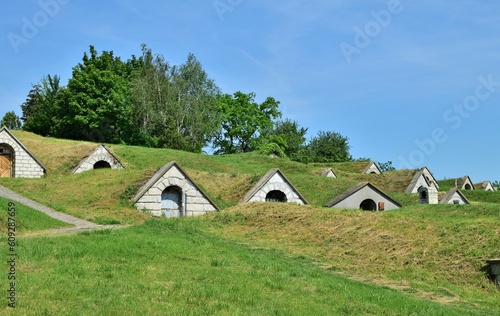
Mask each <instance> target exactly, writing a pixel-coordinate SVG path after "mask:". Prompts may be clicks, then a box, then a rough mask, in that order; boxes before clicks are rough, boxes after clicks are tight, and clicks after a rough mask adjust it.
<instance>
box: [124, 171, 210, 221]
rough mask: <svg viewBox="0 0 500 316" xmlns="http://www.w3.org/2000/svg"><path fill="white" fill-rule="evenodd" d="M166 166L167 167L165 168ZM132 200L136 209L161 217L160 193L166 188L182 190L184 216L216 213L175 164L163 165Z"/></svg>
mask: <svg viewBox="0 0 500 316" xmlns="http://www.w3.org/2000/svg"><path fill="white" fill-rule="evenodd" d="M165 166H167V167H165ZM165 166H164V167H163V168H162V169H160V170H159V172H157V173H156V174H155V176H153V178H152V179H151V180H152V181H151V180H150V182H148V183H146V185H145V186H144V187H143V188H141V190H139V193H138V195H136V197H135V198H134V199H133V201H134V202H135V206H136V208H137V209H140V210H144V211H148V212H150V213H151V214H152V215H153V216H163V210H162V201H161V199H162V192H163V191H164V190H165V189H166V188H168V187H172V186H173V187H178V188H180V189H181V190H182V196H183V198H182V200H183V203H182V204H183V205H182V209H183V211H182V213H183V214H184V215H185V216H197V215H202V214H205V213H208V212H215V211H217V207H216V206H215V205H214V204H213V202H212V201H210V199H209V198H207V197H206V196H205V194H204V193H203V192H202V191H201V190H200V189H199V188H198V187H197V186H196V185H195V184H194V183H193V182H192V180H191V179H190V178H189V177H188V176H187V175H186V174H185V172H183V171H182V169H180V167H179V166H177V164H175V163H170V164H167V165H165ZM164 169H166V171H165V170H164Z"/></svg>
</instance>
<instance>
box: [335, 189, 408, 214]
mask: <svg viewBox="0 0 500 316" xmlns="http://www.w3.org/2000/svg"><path fill="white" fill-rule="evenodd" d="M367 199H370V200H373V201H374V202H375V203H376V204H377V210H378V205H379V203H380V202H384V209H385V210H386V211H390V210H394V209H398V208H399V206H397V205H396V204H394V203H393V202H392V201H390V200H388V199H386V198H385V197H383V196H382V195H380V194H378V192H376V191H374V190H372V189H371V188H370V187H368V186H365V187H363V188H362V189H360V190H359V191H356V192H355V193H354V194H352V195H350V196H348V197H347V198H346V199H344V200H342V201H340V202H339V203H337V204H336V205H335V206H333V207H335V208H345V209H359V208H360V205H361V203H362V202H363V201H364V200H367Z"/></svg>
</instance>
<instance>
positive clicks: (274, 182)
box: [248, 173, 304, 205]
mask: <svg viewBox="0 0 500 316" xmlns="http://www.w3.org/2000/svg"><path fill="white" fill-rule="evenodd" d="M275 190H276V191H281V192H283V193H284V194H285V195H286V200H287V202H290V203H297V204H299V205H304V201H302V199H301V198H300V196H299V195H298V194H297V193H296V192H295V190H294V189H293V188H292V187H291V186H290V185H288V183H287V181H286V180H285V179H284V178H283V177H282V176H281V175H280V174H279V173H276V174H274V176H272V177H271V178H270V179H269V181H268V182H267V183H266V184H265V185H263V186H262V188H261V189H260V190H259V191H258V192H257V193H255V194H254V196H253V197H252V198H250V200H248V202H265V201H266V195H267V194H268V193H269V192H271V191H275Z"/></svg>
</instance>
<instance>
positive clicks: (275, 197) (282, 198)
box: [266, 190, 287, 203]
mask: <svg viewBox="0 0 500 316" xmlns="http://www.w3.org/2000/svg"><path fill="white" fill-rule="evenodd" d="M286 201H287V198H286V194H285V193H283V192H282V191H279V190H273V191H269V192H268V193H267V194H266V202H283V203H286Z"/></svg>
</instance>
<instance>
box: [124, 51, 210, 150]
mask: <svg viewBox="0 0 500 316" xmlns="http://www.w3.org/2000/svg"><path fill="white" fill-rule="evenodd" d="M142 53H143V55H142V57H141V58H139V60H138V64H139V65H140V67H138V68H137V70H136V71H135V72H134V74H133V76H132V80H131V91H132V98H133V104H134V107H133V112H134V116H135V117H136V119H137V125H138V126H139V127H140V131H141V135H143V137H144V139H145V140H146V143H147V144H148V145H150V146H155V147H168V148H173V149H181V150H187V151H194V152H201V150H202V148H203V147H205V146H206V145H207V143H208V141H209V140H210V139H211V138H212V137H213V136H214V135H215V133H216V131H217V130H218V128H219V126H220V120H219V115H218V112H217V110H218V108H217V102H216V101H217V95H218V94H219V88H218V87H217V86H216V85H215V83H214V81H213V80H211V79H210V78H208V75H207V73H206V72H205V71H204V70H203V67H202V65H201V63H200V62H199V61H198V60H196V58H195V56H194V55H193V54H189V55H188V57H187V61H186V62H185V63H184V64H181V65H179V66H171V65H170V64H169V63H168V62H167V61H166V60H165V59H164V57H163V56H161V55H154V54H153V53H152V51H151V49H149V48H147V47H146V45H143V46H142Z"/></svg>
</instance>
